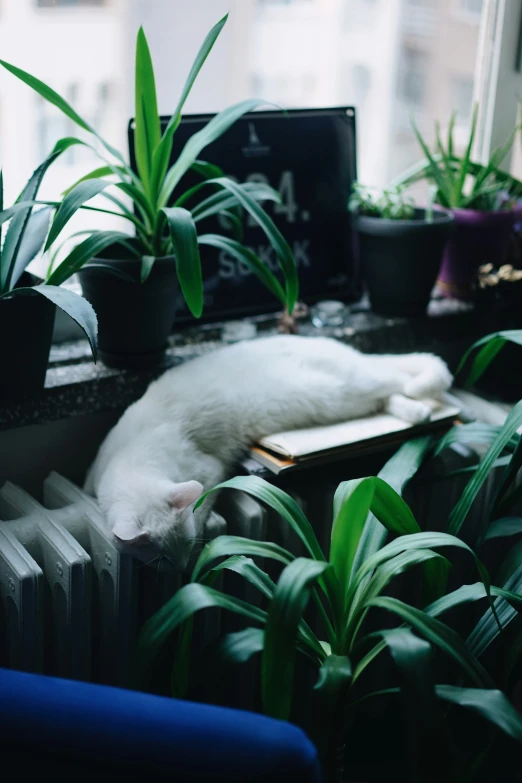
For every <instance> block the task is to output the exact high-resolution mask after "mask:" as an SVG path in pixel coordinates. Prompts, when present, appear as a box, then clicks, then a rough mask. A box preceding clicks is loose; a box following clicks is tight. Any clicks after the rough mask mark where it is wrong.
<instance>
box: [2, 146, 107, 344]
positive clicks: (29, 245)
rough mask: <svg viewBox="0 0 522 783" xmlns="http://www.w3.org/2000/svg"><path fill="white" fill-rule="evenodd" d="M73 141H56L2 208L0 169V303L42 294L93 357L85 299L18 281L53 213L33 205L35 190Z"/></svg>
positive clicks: (93, 328)
mask: <svg viewBox="0 0 522 783" xmlns="http://www.w3.org/2000/svg"><path fill="white" fill-rule="evenodd" d="M73 144H76V140H75V139H62V140H61V141H60V142H58V144H57V145H56V146H55V148H54V149H53V151H52V152H51V154H50V155H49V156H48V157H47V158H46V159H45V160H44V162H43V163H41V164H40V166H38V168H37V169H36V170H35V171H34V172H33V174H32V176H31V178H30V179H29V182H28V183H27V185H26V186H25V188H24V189H23V191H22V192H21V194H20V195H19V197H18V199H17V201H16V203H15V204H14V205H13V206H12V207H8V208H7V209H5V210H4V181H3V176H2V173H1V171H0V213H1V215H4V216H5V215H7V218H6V219H7V220H9V221H10V222H9V227H8V229H7V232H6V234H5V238H4V241H3V242H2V234H1V228H0V303H1V302H2V300H5V299H11V298H13V297H19V296H44V297H45V298H46V299H49V300H50V301H51V302H52V303H53V304H55V305H56V306H57V307H59V308H60V309H61V310H63V311H64V312H65V313H66V314H67V315H69V316H70V317H71V318H73V319H74V320H75V321H76V323H77V324H78V325H79V326H80V327H81V328H82V329H83V331H84V332H85V334H86V336H87V338H88V340H89V344H90V346H91V351H92V353H93V356H94V358H95V359H96V348H97V321H96V314H95V312H94V310H93V308H92V306H91V305H90V304H89V302H87V300H85V299H84V298H83V297H81V296H79V295H78V294H75V293H74V292H73V291H69V290H66V289H64V288H58V287H57V286H56V285H51V284H49V285H20V279H21V277H22V275H23V273H24V272H25V270H26V268H27V267H28V265H29V264H30V263H31V261H33V259H34V258H35V257H36V256H37V255H38V253H40V251H41V250H42V248H43V246H44V243H45V240H46V237H47V234H48V231H49V224H50V222H51V217H52V213H53V206H52V205H49V204H48V203H47V204H45V205H43V206H41V207H40V208H39V209H34V204H35V203H36V198H37V196H38V190H39V188H40V185H41V183H42V180H43V178H44V176H45V173H46V171H47V170H48V168H49V166H51V164H52V163H53V162H54V161H55V160H56V159H57V158H58V157H59V156H60V155H61V154H62V153H63V152H64V151H65V150H66V149H68V148H69V147H70V146H71V145H73ZM22 205H24V206H22ZM2 222H4V221H2ZM0 307H1V304H0Z"/></svg>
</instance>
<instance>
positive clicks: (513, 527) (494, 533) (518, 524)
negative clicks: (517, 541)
mask: <svg viewBox="0 0 522 783" xmlns="http://www.w3.org/2000/svg"><path fill="white" fill-rule="evenodd" d="M519 533H522V518H521V517H502V518H501V519H495V521H494V522H492V523H491V524H490V526H489V527H488V529H487V531H486V535H485V536H484V541H489V540H490V539H491V538H504V537H507V536H516V535H517V534H519Z"/></svg>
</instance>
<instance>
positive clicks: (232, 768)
mask: <svg viewBox="0 0 522 783" xmlns="http://www.w3.org/2000/svg"><path fill="white" fill-rule="evenodd" d="M0 753H1V755H0V758H1V759H2V767H3V769H4V770H7V769H12V770H13V772H14V770H15V769H16V767H18V768H19V770H20V771H21V770H22V769H23V771H24V772H25V773H27V772H28V771H29V769H34V770H35V771H36V772H38V773H41V772H42V771H48V772H52V773H53V774H56V773H58V774H69V773H70V774H71V775H75V779H74V780H73V781H72V783H76V781H77V780H78V777H79V776H81V777H83V778H85V779H88V778H89V779H90V780H91V781H93V783H97V781H99V780H104V779H111V780H114V775H115V774H116V775H121V776H122V777H121V780H122V781H126V780H138V779H139V780H141V781H147V783H148V781H153V780H154V775H157V774H159V775H160V776H161V777H162V778H164V776H165V775H168V779H169V781H176V783H178V781H180V782H181V781H198V780H209V781H213V780H226V781H229V782H230V783H232V782H233V781H238V782H239V781H241V782H242V783H245V781H271V782H273V783H279V782H280V783H283V782H284V783H293V782H294V781H295V783H316V782H317V781H319V780H320V773H319V766H318V761H317V754H316V751H315V748H314V746H313V745H312V743H311V742H310V741H309V740H308V739H307V737H306V736H305V735H304V733H303V732H302V731H301V730H300V729H298V728H297V727H295V726H292V725H290V724H288V723H282V722H280V721H276V720H272V719H270V718H265V717H263V716H261V715H256V714H254V713H249V712H241V711H239V710H230V709H225V708H223V707H214V706H209V705H204V704H195V703H192V702H186V701H179V700H176V699H167V698H164V697H160V696H153V695H151V694H146V693H138V692H135V691H127V690H122V689H119V688H110V687H107V686H102V685H92V684H89V683H82V682H75V681H72V680H62V679H57V678H52V677H44V676H41V675H36V674H26V673H23V672H15V671H10V670H5V669H0ZM20 764H23V765H24V766H23V768H21V767H20ZM12 765H14V766H12ZM93 775H94V776H95V778H94V779H93ZM46 779H47V778H46ZM62 779H63V778H62ZM119 779H120V778H118V780H119Z"/></svg>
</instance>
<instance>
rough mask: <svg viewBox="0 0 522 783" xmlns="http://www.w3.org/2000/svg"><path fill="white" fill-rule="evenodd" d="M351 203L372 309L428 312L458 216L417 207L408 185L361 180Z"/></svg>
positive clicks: (412, 313)
mask: <svg viewBox="0 0 522 783" xmlns="http://www.w3.org/2000/svg"><path fill="white" fill-rule="evenodd" d="M348 206H349V209H350V211H351V212H353V213H354V219H355V225H356V228H357V231H358V240H359V257H360V264H361V271H362V274H363V276H364V278H365V280H366V283H367V286H368V293H369V296H370V303H371V306H372V309H373V310H374V311H375V312H376V313H381V314H382V315H388V316H418V315H423V314H425V312H426V308H427V306H428V303H429V300H430V296H431V292H432V290H433V287H434V285H435V280H436V278H437V274H438V272H439V268H440V264H441V261H442V255H443V252H444V247H445V245H446V242H447V241H448V238H449V236H450V234H451V231H452V229H453V223H454V220H453V217H452V216H451V215H450V214H449V213H447V212H443V211H434V210H433V209H431V208H428V209H426V210H421V209H416V208H415V206H414V204H413V201H412V200H411V199H410V198H409V197H408V196H407V195H406V194H405V192H404V188H402V187H393V188H389V189H385V190H383V191H382V192H379V191H377V190H375V189H371V188H367V187H364V186H362V185H359V184H355V185H354V192H353V194H352V196H351V198H350V201H349V204H348Z"/></svg>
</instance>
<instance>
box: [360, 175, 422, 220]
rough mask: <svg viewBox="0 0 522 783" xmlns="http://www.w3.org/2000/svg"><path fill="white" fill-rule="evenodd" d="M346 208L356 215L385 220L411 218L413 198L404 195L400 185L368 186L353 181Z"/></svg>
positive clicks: (413, 211)
mask: <svg viewBox="0 0 522 783" xmlns="http://www.w3.org/2000/svg"><path fill="white" fill-rule="evenodd" d="M348 209H349V210H350V212H355V213H357V214H358V215H366V216H367V217H379V218H385V219H386V220H413V219H414V217H415V205H414V202H413V199H412V198H410V197H409V196H407V195H406V193H405V188H404V187H402V186H397V187H390V188H385V189H384V190H382V191H381V190H379V189H378V188H369V187H367V186H366V185H361V184H360V183H359V182H355V183H354V185H353V193H352V195H351V196H350V200H349V201H348Z"/></svg>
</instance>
